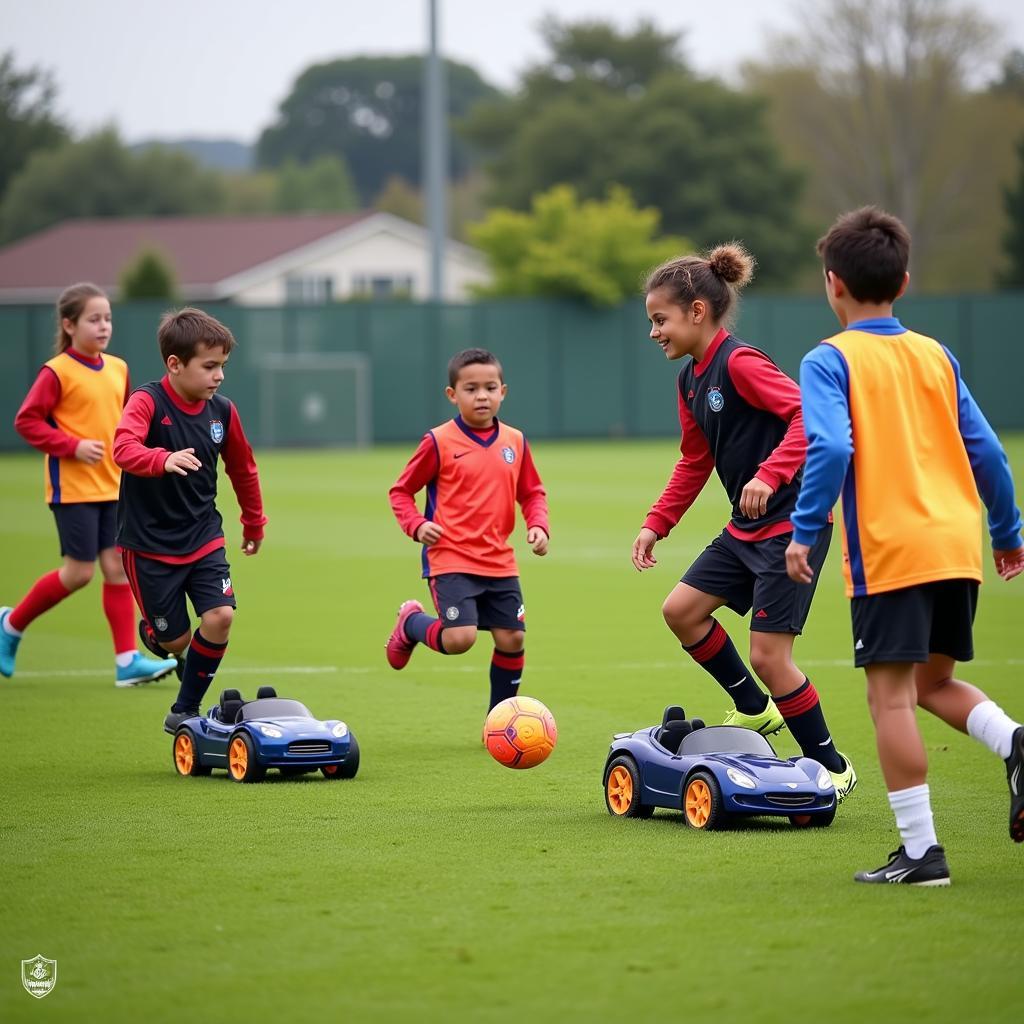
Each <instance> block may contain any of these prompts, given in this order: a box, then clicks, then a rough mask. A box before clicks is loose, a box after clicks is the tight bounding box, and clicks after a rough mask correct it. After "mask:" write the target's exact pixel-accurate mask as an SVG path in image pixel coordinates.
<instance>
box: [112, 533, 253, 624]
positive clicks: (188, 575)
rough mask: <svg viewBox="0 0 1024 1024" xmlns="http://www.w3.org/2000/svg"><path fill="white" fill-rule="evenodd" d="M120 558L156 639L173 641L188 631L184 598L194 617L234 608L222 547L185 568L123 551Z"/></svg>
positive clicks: (227, 568)
mask: <svg viewBox="0 0 1024 1024" xmlns="http://www.w3.org/2000/svg"><path fill="white" fill-rule="evenodd" d="M121 557H122V559H123V561H124V571H125V573H127V575H128V582H129V583H130V584H131V585H132V593H133V594H134V595H135V601H136V603H137V604H138V606H139V608H141V609H142V615H143V617H144V618H145V619H146V621H147V622H148V623H149V624H150V625H151V626H152V627H153V632H154V633H156V638H157V640H174V639H176V638H177V637H179V636H181V635H182V634H183V633H186V632H188V630H189V629H191V627H192V621H191V619H190V618H189V615H188V609H187V608H186V607H185V597H186V595H187V596H188V599H189V600H190V601H191V602H192V607H193V609H194V610H195V613H196V615H202V614H203V612H208V611H209V610H210V609H211V608H223V607H229V608H236V607H237V605H236V604H235V592H234V589H233V588H232V586H231V568H230V567H229V566H228V561H227V559H226V558H225V557H224V549H223V548H218V549H217V550H216V551H211V552H210V553H209V554H208V555H204V556H203V557H202V558H200V559H199V560H198V561H196V562H189V563H188V564H186V565H169V564H168V563H167V562H158V561H157V560H156V559H155V558H146V557H145V556H144V555H140V554H137V553H136V552H134V551H127V550H126V551H123V552H122V553H121Z"/></svg>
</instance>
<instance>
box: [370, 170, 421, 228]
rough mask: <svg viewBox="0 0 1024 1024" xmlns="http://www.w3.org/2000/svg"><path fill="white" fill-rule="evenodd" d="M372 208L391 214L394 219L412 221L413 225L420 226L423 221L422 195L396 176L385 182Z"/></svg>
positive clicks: (393, 175) (403, 179)
mask: <svg viewBox="0 0 1024 1024" xmlns="http://www.w3.org/2000/svg"><path fill="white" fill-rule="evenodd" d="M373 208H374V209H375V210H380V211H382V212H383V213H393V214H394V215H395V216H396V217H402V218H404V219H405V220H410V221H412V222H413V224H422V223H424V220H425V217H424V214H423V194H422V193H421V192H419V191H418V190H417V189H414V188H413V187H412V185H410V184H409V182H407V181H406V180H405V178H403V177H401V176H399V175H397V174H392V175H391V177H390V178H388V180H387V181H386V182H385V184H384V187H383V188H382V189H381V190H380V192H379V193H378V195H377V197H376V198H375V199H374V200H373Z"/></svg>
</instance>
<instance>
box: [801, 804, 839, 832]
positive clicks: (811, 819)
mask: <svg viewBox="0 0 1024 1024" xmlns="http://www.w3.org/2000/svg"><path fill="white" fill-rule="evenodd" d="M835 820H836V809H835V807H833V808H832V810H831V811H826V812H825V813H824V814H791V815H790V816H789V821H790V824H791V825H793V826H794V827H795V828H828V826H829V825H831V824H832V822H833V821H835Z"/></svg>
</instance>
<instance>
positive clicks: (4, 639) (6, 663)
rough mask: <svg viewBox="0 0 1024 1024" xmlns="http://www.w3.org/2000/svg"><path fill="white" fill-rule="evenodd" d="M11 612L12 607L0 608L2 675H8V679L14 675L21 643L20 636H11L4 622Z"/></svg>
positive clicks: (0, 666) (0, 668)
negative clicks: (15, 661)
mask: <svg viewBox="0 0 1024 1024" xmlns="http://www.w3.org/2000/svg"><path fill="white" fill-rule="evenodd" d="M10 614H11V609H10V608H0V676H6V677H7V678H8V679H10V678H11V676H13V675H14V659H15V657H16V656H17V654H18V644H20V643H21V637H20V636H11V634H10V633H8V632H7V630H6V629H4V623H5V622H6V621H7V617H8V616H9V615H10Z"/></svg>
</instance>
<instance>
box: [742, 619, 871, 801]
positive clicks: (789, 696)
mask: <svg viewBox="0 0 1024 1024" xmlns="http://www.w3.org/2000/svg"><path fill="white" fill-rule="evenodd" d="M795 639H796V638H795V637H794V636H793V635H792V634H791V633H761V632H752V633H751V634H750V664H751V666H752V668H753V669H754V671H755V672H756V673H757V676H758V678H759V679H760V680H761V682H763V683H764V684H765V686H767V687H768V689H769V691H770V692H771V694H772V697H773V698H774V699H775V706H776V707H777V708H778V709H779V712H780V713H781V714H782V717H783V718H784V719H785V720H786V725H788V726H789V731H790V732H791V733H792V734H793V739H795V740H796V741H797V743H798V744H799V745H800V750H801V751H802V752H803V754H804V756H805V757H812V758H814V760H815V761H818V762H820V763H821V764H823V765H824V766H825V767H826V768H827V769H828V770H829V771H830V772H833V773H836V774H838V773H841V772H843V771H844V770H845V769H846V760H845V759H844V757H843V755H842V754H840V753H839V752H838V751H837V750H836V748H835V744H834V743H833V742H832V736H831V734H830V733H829V730H828V726H827V725H826V724H825V715H824V712H823V711H822V710H821V703H820V702H819V700H818V691H817V690H816V689H815V688H814V684H813V683H812V682H811V681H810V680H809V679H808V678H807V677H806V676H805V675H804V674H803V672H801V671H800V669H798V668H797V667H796V665H795V664H794V663H793V641H794V640H795ZM854 779H856V776H854ZM850 788H851V789H852V786H851V787H850ZM846 795H847V794H846V792H844V793H843V796H844V797H845V796H846Z"/></svg>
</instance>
